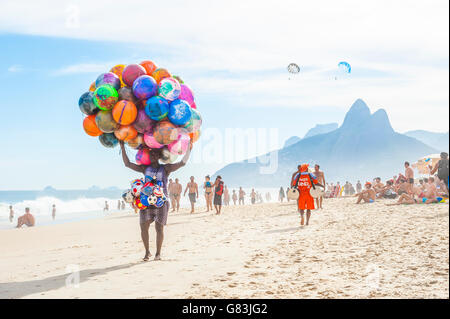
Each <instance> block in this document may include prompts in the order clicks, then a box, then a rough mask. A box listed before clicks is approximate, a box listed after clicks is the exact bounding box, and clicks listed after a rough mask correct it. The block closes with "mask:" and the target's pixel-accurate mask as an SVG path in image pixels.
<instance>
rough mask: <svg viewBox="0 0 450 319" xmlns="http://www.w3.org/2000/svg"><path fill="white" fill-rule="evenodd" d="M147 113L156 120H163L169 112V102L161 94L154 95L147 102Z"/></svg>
mask: <svg viewBox="0 0 450 319" xmlns="http://www.w3.org/2000/svg"><path fill="white" fill-rule="evenodd" d="M145 113H146V114H147V116H148V117H149V118H151V119H152V120H155V121H161V120H162V119H164V118H165V117H166V116H167V114H169V103H168V102H167V100H166V99H164V98H162V97H160V96H153V97H151V98H149V99H148V100H147V102H146V103H145Z"/></svg>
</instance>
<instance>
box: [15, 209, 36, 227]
mask: <svg viewBox="0 0 450 319" xmlns="http://www.w3.org/2000/svg"><path fill="white" fill-rule="evenodd" d="M35 223H36V221H35V219H34V216H33V215H32V214H31V213H30V208H29V207H26V208H25V214H24V215H22V216H20V217H19V218H18V219H17V226H16V227H17V228H21V227H22V226H23V225H26V226H28V227H33V226H34V225H35Z"/></svg>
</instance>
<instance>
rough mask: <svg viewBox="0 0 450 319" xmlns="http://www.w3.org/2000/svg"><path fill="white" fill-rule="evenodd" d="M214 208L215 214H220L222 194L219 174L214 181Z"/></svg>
mask: <svg viewBox="0 0 450 319" xmlns="http://www.w3.org/2000/svg"><path fill="white" fill-rule="evenodd" d="M213 186H214V208H215V209H216V215H220V211H221V209H222V195H223V189H224V188H223V182H222V177H221V176H220V175H219V176H217V177H216V181H215V182H214V185H213Z"/></svg>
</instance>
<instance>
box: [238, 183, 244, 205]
mask: <svg viewBox="0 0 450 319" xmlns="http://www.w3.org/2000/svg"><path fill="white" fill-rule="evenodd" d="M239 205H245V192H244V190H243V189H242V187H239Z"/></svg>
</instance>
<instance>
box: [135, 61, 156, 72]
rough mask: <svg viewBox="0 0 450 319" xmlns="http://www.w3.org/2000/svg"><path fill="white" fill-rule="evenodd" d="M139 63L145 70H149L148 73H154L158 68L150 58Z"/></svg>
mask: <svg viewBox="0 0 450 319" xmlns="http://www.w3.org/2000/svg"><path fill="white" fill-rule="evenodd" d="M139 65H141V66H142V67H143V68H144V69H145V72H147V74H148V75H152V73H153V72H155V70H156V69H157V67H156V65H155V63H153V62H152V61H149V60H146V61H142V62H141V63H139Z"/></svg>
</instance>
